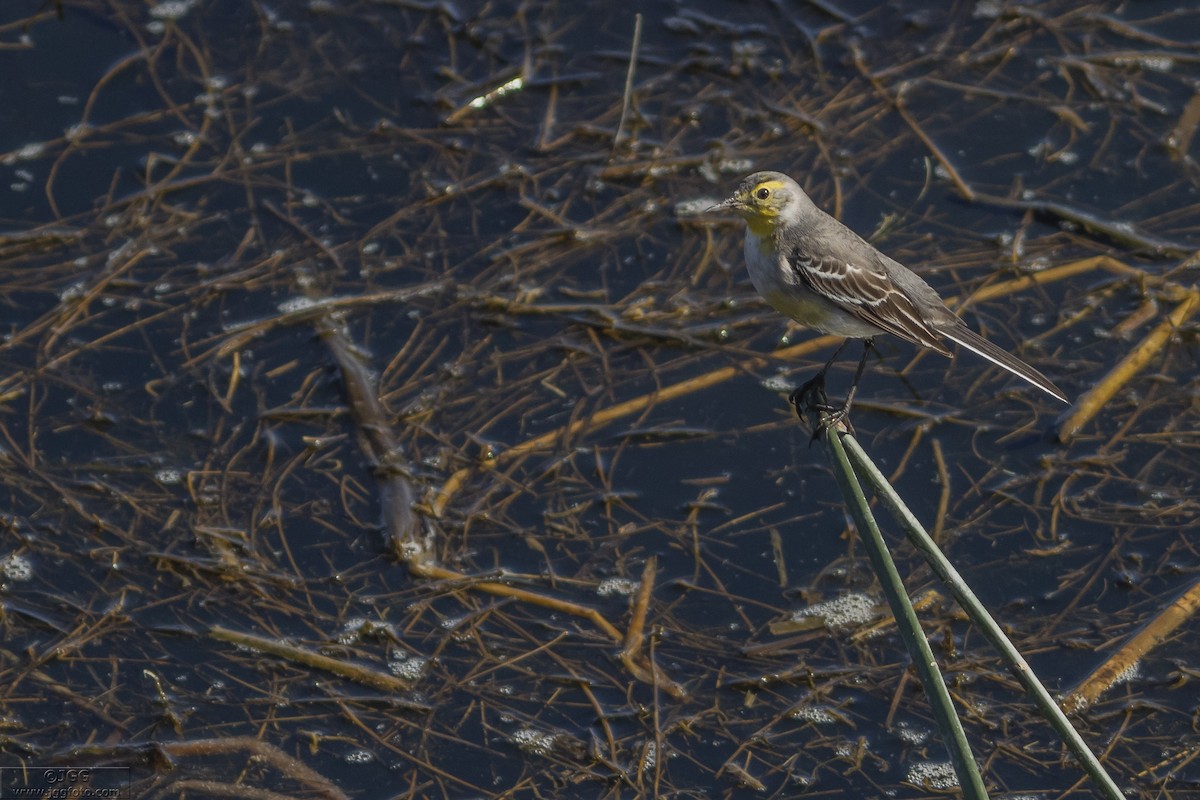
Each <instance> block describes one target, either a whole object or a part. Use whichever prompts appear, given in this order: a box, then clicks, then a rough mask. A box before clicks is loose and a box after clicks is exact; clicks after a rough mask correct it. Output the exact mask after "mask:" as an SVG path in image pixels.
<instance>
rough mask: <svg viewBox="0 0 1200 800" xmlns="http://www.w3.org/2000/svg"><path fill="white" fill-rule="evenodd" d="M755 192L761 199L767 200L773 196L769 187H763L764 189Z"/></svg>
mask: <svg viewBox="0 0 1200 800" xmlns="http://www.w3.org/2000/svg"><path fill="white" fill-rule="evenodd" d="M754 194H755V195H756V196H757V197H758V199H759V200H766V199H767V198H768V197H770V196H771V190H770V189H767V188H762V189H759V190H758V191H757V192H755V193H754Z"/></svg>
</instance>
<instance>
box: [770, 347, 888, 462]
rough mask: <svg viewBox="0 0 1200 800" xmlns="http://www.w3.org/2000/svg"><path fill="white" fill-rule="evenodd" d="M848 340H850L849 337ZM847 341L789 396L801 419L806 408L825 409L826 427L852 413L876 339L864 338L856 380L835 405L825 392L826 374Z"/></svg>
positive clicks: (855, 375) (855, 372) (835, 423)
mask: <svg viewBox="0 0 1200 800" xmlns="http://www.w3.org/2000/svg"><path fill="white" fill-rule="evenodd" d="M846 341H849V339H847V340H846ZM846 341H843V342H842V344H841V346H840V347H838V349H837V350H835V351H834V353H833V357H832V358H830V359H829V361H828V362H826V364H825V366H824V368H822V369H821V371H820V372H818V373H817V374H816V375H815V376H814V377H812V378H811V379H809V380H808V381H806V382H805V383H804V384H803V385H802V386H801V387H800V388H799V389H797V390H796V391H794V392H792V394H791V396H790V397H789V398H788V401H789V402H790V403H791V404H792V405H793V406H795V407H796V416H798V417H800V419H802V420H803V419H804V412H805V410H810V409H811V410H815V411H823V412H825V413H826V414H828V415H829V421H828V423H827V424H826V425H825V426H824V427H829V426H832V425H837V424H838V423H839V422H841V421H842V420H844V419H845V418H846V415H847V414H849V413H850V405H851V404H852V403H853V402H854V394H855V392H857V391H858V382H859V381H860V380H862V374H863V370H864V369H865V368H866V366H867V354H868V353H870V352H871V348H872V347H873V346H874V344H875V340H874V339H863V352H862V358H860V359H859V360H858V369H856V370H855V371H854V381H853V382H852V383H851V384H850V391H848V392H847V393H846V400H845V402H843V403H842V404H841V405H837V406H835V405H832V404H830V402H829V399H828V397H827V396H826V394H825V374H826V373H827V372H829V369H830V368H831V367H832V366H833V363H834V362H835V361H836V360H837V357H838V356H839V355H840V354H841V352H842V350H843V348H845V346H846ZM818 432H819V431H818ZM813 438H814V439H815V438H816V434H814V436H813Z"/></svg>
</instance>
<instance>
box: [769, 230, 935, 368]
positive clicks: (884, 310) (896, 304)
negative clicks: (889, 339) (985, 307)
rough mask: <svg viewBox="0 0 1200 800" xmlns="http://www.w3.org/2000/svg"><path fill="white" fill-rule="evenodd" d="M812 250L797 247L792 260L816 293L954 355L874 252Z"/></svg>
mask: <svg viewBox="0 0 1200 800" xmlns="http://www.w3.org/2000/svg"><path fill="white" fill-rule="evenodd" d="M808 252H809V251H808V250H807V248H805V247H802V246H798V247H794V248H793V249H792V251H791V252H790V253H789V254H788V263H789V264H790V265H791V267H792V270H793V271H794V272H795V274H796V276H797V277H798V278H799V279H800V280H801V281H803V282H804V284H805V285H806V286H808V288H809V289H811V290H812V291H813V292H814V293H816V294H817V295H819V296H821V297H824V298H825V299H826V300H828V301H829V302H831V303H833V304H834V305H836V306H838V307H839V308H841V309H842V310H844V311H846V312H847V313H850V314H853V315H854V316H856V317H858V318H859V319H861V320H863V321H864V322H868V323H870V324H872V325H874V326H876V327H878V328H881V329H882V330H884V331H886V332H887V333H891V334H894V335H896V336H899V337H900V338H901V339H906V340H908V341H910V342H912V343H913V344H918V345H922V346H924V347H928V348H930V349H932V350H936V351H937V352H939V353H941V354H942V355H945V356H948V355H950V351H949V350H948V349H946V346H945V345H944V344H942V342H941V340H940V337H939V336H938V333H937V331H935V330H934V329H933V328H932V327H930V326H929V325H928V324H927V323H926V322H925V320H923V319H922V318H921V314H920V312H919V311H918V310H917V307H916V306H915V305H914V304H913V301H912V300H911V299H910V298H909V296H908V295H906V294H905V293H904V292H903V291H901V290H900V289H899V288H897V287H896V285H895V283H893V282H892V279H891V278H890V277H889V276H888V273H887V270H886V269H884V266H883V264H882V263H881V262H880V261H879V259H878V257H876V256H875V255H874V254H873V253H863V254H862V256H861V257H860V258H855V259H853V260H849V259H846V258H842V257H838V256H833V255H827V256H823V257H811V256H808V255H807V253H808Z"/></svg>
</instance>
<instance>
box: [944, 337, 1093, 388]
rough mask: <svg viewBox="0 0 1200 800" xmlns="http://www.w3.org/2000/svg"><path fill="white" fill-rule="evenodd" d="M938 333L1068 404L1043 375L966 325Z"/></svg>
mask: <svg viewBox="0 0 1200 800" xmlns="http://www.w3.org/2000/svg"><path fill="white" fill-rule="evenodd" d="M938 333H940V334H942V335H943V336H945V337H946V338H947V339H950V340H951V341H953V342H957V343H958V344H960V345H962V346H963V347H965V348H967V349H968V350H970V351H971V352H972V353H975V354H977V355H981V356H983V357H984V358H986V359H987V360H988V361H991V362H992V363H993V364H995V365H996V366H999V367H1004V368H1005V369H1006V370H1008V371H1009V372H1011V373H1012V374H1014V375H1016V376H1018V377H1020V378H1024V379H1025V380H1027V381H1029V382H1030V383H1032V384H1033V385H1034V386H1036V387H1037V388H1039V389H1041V390H1042V391H1043V392H1045V393H1046V394H1048V395H1050V396H1051V397H1055V398H1058V399H1059V400H1061V401H1063V402H1064V403H1068V402H1070V401H1069V400H1067V396H1066V395H1065V394H1063V393H1062V390H1061V389H1059V388H1058V387H1057V386H1055V385H1054V384H1053V383H1051V382H1050V379H1049V378H1047V377H1046V376H1045V375H1043V374H1042V373H1040V372H1038V371H1037V370H1036V369H1034V368H1033V367H1031V366H1029V365H1028V364H1026V363H1025V362H1024V361H1022V360H1021V359H1019V358H1017V357H1016V356H1014V355H1013V354H1012V353H1009V352H1007V351H1005V350H1001V349H1000V348H999V347H997V346H996V345H994V344H992V343H991V342H989V341H988V340H987V339H984V338H983V337H982V336H980V335H979V334H978V333H976V332H975V331H973V330H971V329H970V328H968V327H967V326H966V325H953V326H947V327H945V328H941V329H939V330H938Z"/></svg>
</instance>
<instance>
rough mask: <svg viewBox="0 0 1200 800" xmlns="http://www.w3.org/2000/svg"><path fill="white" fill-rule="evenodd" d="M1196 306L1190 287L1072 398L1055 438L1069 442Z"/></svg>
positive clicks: (1198, 296) (1199, 301)
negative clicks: (1138, 339) (1143, 335)
mask: <svg viewBox="0 0 1200 800" xmlns="http://www.w3.org/2000/svg"><path fill="white" fill-rule="evenodd" d="M1197 310H1200V292H1198V291H1196V290H1195V289H1193V290H1191V291H1190V292H1189V293H1188V296H1187V297H1186V298H1185V299H1184V301H1183V302H1182V303H1180V304H1179V305H1177V306H1176V307H1175V309H1174V310H1173V311H1172V312H1171V313H1170V314H1168V315H1167V318H1166V319H1164V320H1163V321H1162V322H1160V323H1158V325H1156V326H1155V327H1154V329H1153V330H1151V331H1150V333H1149V334H1147V335H1146V338H1144V339H1142V341H1141V342H1140V343H1139V344H1138V346H1137V347H1135V348H1133V350H1131V351H1129V353H1128V354H1127V355H1126V356H1125V357H1124V358H1123V359H1121V361H1120V363H1118V364H1117V365H1116V366H1115V367H1113V368H1112V369H1111V370H1109V372H1108V374H1107V375H1105V376H1104V377H1103V378H1102V379H1101V380H1100V382H1099V383H1097V384H1096V385H1095V386H1093V387H1092V388H1091V389H1090V390H1089V391H1087V392H1086V393H1085V394H1084V395H1083V396H1082V397H1080V398H1079V399H1078V400H1077V401H1075V408H1074V410H1073V411H1072V412H1071V413H1070V415H1068V416H1067V417H1066V418H1065V419H1064V420H1063V422H1062V424H1060V425H1059V426H1058V434H1057V435H1058V440H1059V441H1060V442H1063V443H1064V444H1065V443H1066V442H1069V441H1070V440H1071V439H1072V438H1073V437H1074V436H1075V434H1076V433H1078V432H1079V429H1080V428H1082V427H1083V426H1084V425H1086V424H1087V423H1088V422H1089V421H1090V420H1091V419H1092V417H1094V416H1096V414H1098V413H1099V411H1100V409H1101V408H1103V407H1104V406H1105V405H1106V404H1107V403H1108V401H1109V400H1111V399H1112V398H1113V396H1114V395H1116V393H1117V392H1119V391H1120V390H1121V387H1123V386H1124V385H1125V384H1126V383H1128V382H1129V381H1130V380H1131V379H1132V378H1133V376H1134V375H1136V374H1137V373H1139V372H1141V371H1142V370H1143V369H1144V368H1145V367H1146V365H1147V364H1149V363H1150V361H1151V360H1153V359H1154V357H1155V356H1157V355H1158V353H1159V352H1160V351H1161V350H1162V348H1163V346H1164V345H1165V344H1166V343H1167V341H1168V340H1169V339H1170V338H1171V334H1172V333H1174V332H1175V331H1176V330H1177V329H1178V328H1179V326H1181V325H1183V323H1185V322H1187V321H1188V320H1189V319H1191V318H1192V316H1193V315H1194V314H1195V313H1196V311H1197Z"/></svg>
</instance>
